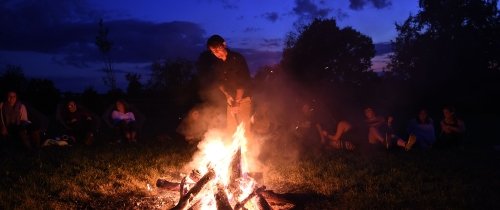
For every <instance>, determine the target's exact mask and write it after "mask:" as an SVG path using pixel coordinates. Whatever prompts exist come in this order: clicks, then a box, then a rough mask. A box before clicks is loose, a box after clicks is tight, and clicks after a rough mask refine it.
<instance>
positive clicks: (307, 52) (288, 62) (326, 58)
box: [281, 19, 375, 88]
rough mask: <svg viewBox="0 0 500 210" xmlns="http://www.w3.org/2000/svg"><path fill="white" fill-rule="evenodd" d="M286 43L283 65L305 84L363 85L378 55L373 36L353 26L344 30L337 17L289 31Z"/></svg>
mask: <svg viewBox="0 0 500 210" xmlns="http://www.w3.org/2000/svg"><path fill="white" fill-rule="evenodd" d="M296 34H298V35H296ZM286 45H287V46H286V47H285V49H284V52H283V59H282V61H281V63H282V65H283V68H284V70H285V71H286V72H288V73H289V74H290V75H291V76H292V78H295V80H296V81H298V82H299V83H300V84H302V85H303V86H305V87H316V88H317V87H332V86H333V85H354V86H359V85H361V84H362V83H363V82H364V81H365V79H366V78H368V77H369V74H370V67H371V58H373V57H374V55H375V49H374V46H373V43H372V40H371V38H369V37H367V36H366V35H363V34H361V33H359V32H357V31H356V30H354V29H352V28H350V27H346V28H342V29H340V28H339V27H338V26H337V23H336V21H335V20H334V19H315V20H314V21H313V22H312V23H311V24H310V25H307V26H304V27H303V28H302V29H300V30H299V31H298V32H297V33H289V35H288V37H287V40H286Z"/></svg>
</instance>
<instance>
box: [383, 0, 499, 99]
mask: <svg viewBox="0 0 500 210" xmlns="http://www.w3.org/2000/svg"><path fill="white" fill-rule="evenodd" d="M497 4H498V1H497V0H420V1H419V6H420V10H419V12H418V13H417V14H416V15H410V16H409V17H408V19H407V20H406V21H405V22H404V23H403V24H401V25H399V24H396V29H397V31H398V36H397V38H396V40H395V41H393V46H394V54H393V56H392V57H391V63H390V64H389V66H388V68H389V69H390V70H391V71H393V72H394V73H396V74H398V75H400V76H402V77H403V78H405V79H408V80H410V82H412V83H413V84H414V86H415V87H417V86H421V85H420V84H422V83H423V82H425V83H426V84H430V85H428V87H429V89H434V88H436V87H439V88H440V89H443V88H444V89H443V91H454V92H464V91H465V92H467V91H471V90H472V89H471V88H472V87H473V86H475V84H481V83H484V82H485V81H488V80H490V78H495V76H494V75H498V73H499V72H500V65H499V64H500V57H499V56H498V55H499V54H500V16H499V12H498V7H497ZM457 84H461V85H459V87H457ZM457 88H461V90H458V89H457ZM422 91H426V90H422Z"/></svg>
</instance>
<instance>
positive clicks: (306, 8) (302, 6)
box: [293, 0, 330, 19]
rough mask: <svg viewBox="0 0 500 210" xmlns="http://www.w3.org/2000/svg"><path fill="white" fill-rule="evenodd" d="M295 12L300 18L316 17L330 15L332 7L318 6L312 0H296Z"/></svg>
mask: <svg viewBox="0 0 500 210" xmlns="http://www.w3.org/2000/svg"><path fill="white" fill-rule="evenodd" d="M320 3H321V2H320ZM293 12H294V14H296V15H297V16H299V19H314V18H324V17H326V16H328V13H329V12H330V9H328V8H322V9H321V8H318V6H317V5H316V4H314V3H313V2H312V1H311V0H295V7H294V8H293Z"/></svg>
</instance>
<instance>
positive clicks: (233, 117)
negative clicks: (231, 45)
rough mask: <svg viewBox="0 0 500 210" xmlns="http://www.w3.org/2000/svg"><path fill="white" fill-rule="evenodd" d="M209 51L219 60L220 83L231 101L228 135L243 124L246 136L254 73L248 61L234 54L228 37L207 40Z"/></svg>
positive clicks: (213, 37)
mask: <svg viewBox="0 0 500 210" xmlns="http://www.w3.org/2000/svg"><path fill="white" fill-rule="evenodd" d="M207 47H208V49H209V51H210V52H211V53H212V54H213V55H214V56H215V57H217V58H218V59H217V60H216V61H215V63H214V70H215V74H216V83H217V86H218V89H219V90H220V91H221V92H222V94H224V96H225V99H226V102H227V112H226V113H227V116H226V118H227V121H226V126H227V127H226V128H227V134H228V135H232V134H233V133H234V132H235V131H236V127H237V126H238V125H239V124H240V123H244V125H245V133H246V136H247V137H249V135H248V134H249V133H250V116H251V108H252V99H251V95H250V94H251V93H250V86H251V78H250V71H249V70H248V65H247V62H246V60H245V58H244V57H243V56H242V55H241V54H239V53H237V52H233V51H230V50H229V49H228V48H227V46H226V42H225V40H224V38H222V37H221V36H219V35H212V36H211V37H210V38H209V39H208V41H207Z"/></svg>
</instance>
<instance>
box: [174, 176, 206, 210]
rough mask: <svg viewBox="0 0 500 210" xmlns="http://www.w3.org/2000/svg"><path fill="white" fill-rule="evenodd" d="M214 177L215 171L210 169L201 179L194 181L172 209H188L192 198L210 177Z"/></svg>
mask: <svg viewBox="0 0 500 210" xmlns="http://www.w3.org/2000/svg"><path fill="white" fill-rule="evenodd" d="M214 178H215V171H214V170H212V169H210V170H209V171H208V172H207V173H206V174H205V175H204V176H203V177H201V179H200V180H199V181H198V182H196V184H195V185H194V186H193V187H192V188H191V189H190V190H189V191H188V192H187V193H186V194H185V195H183V196H181V198H180V199H179V203H177V205H176V206H175V207H174V208H172V210H174V209H188V208H189V203H190V202H192V201H193V199H194V198H195V197H196V196H197V195H198V193H200V192H201V190H202V189H203V188H204V187H205V185H207V183H209V182H210V181H211V180H212V179H214Z"/></svg>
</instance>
